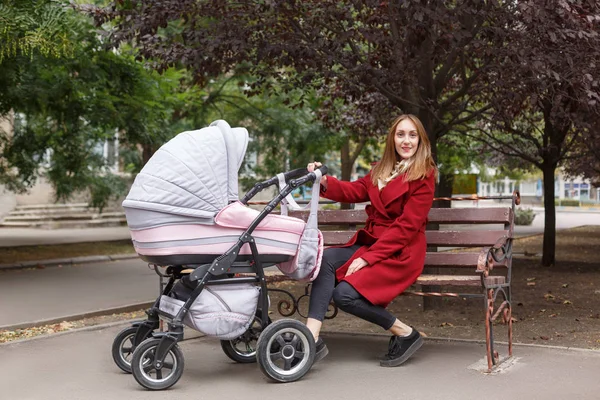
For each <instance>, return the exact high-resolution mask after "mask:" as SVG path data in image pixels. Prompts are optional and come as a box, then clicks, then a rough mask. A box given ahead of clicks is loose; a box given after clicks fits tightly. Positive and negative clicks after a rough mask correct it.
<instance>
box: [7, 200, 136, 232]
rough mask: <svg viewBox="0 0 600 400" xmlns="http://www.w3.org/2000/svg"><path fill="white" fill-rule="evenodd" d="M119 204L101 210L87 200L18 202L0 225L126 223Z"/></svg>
mask: <svg viewBox="0 0 600 400" xmlns="http://www.w3.org/2000/svg"><path fill="white" fill-rule="evenodd" d="M126 224H127V220H126V219H125V212H124V211H123V209H122V208H121V207H107V208H105V209H104V210H102V212H101V213H100V212H99V210H98V209H96V208H90V207H88V205H87V203H67V204H33V205H20V206H17V207H16V208H15V209H14V210H12V211H11V212H10V213H8V214H7V215H6V216H5V217H4V219H3V220H2V221H1V222H0V227H1V228H39V229H58V228H86V227H99V226H121V225H126Z"/></svg>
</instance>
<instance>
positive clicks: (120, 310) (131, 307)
mask: <svg viewBox="0 0 600 400" xmlns="http://www.w3.org/2000/svg"><path fill="white" fill-rule="evenodd" d="M154 303H155V300H153V301H146V302H143V303H135V304H128V305H126V306H120V307H113V308H105V309H103V310H96V311H89V312H85V313H81V314H73V315H67V316H64V317H58V318H51V319H44V320H38V321H32V322H23V323H20V324H14V325H5V326H0V331H14V330H17V329H27V328H36V327H38V326H44V325H53V324H59V323H61V322H71V321H79V320H81V319H84V318H93V317H101V316H104V315H110V314H120V313H126V312H132V311H138V310H142V309H147V308H150V307H152V305H153V304H154Z"/></svg>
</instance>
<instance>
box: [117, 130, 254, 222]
mask: <svg viewBox="0 0 600 400" xmlns="http://www.w3.org/2000/svg"><path fill="white" fill-rule="evenodd" d="M247 145H248V131H247V130H246V129H245V128H231V127H230V126H229V124H228V123H227V122H225V121H223V120H219V121H215V122H213V123H212V124H210V126H209V127H207V128H203V129H200V130H195V131H187V132H182V133H180V134H179V135H177V136H176V137H174V138H173V139H171V140H170V141H169V142H167V143H165V144H164V145H163V146H162V147H161V148H160V149H158V151H157V152H156V153H155V154H154V155H153V156H152V157H151V158H150V160H149V161H148V163H147V164H146V165H145V166H144V168H143V169H142V170H141V172H140V173H139V174H138V175H137V177H136V178H135V181H134V182H133V185H132V187H131V190H130V191H129V194H128V195H127V198H126V199H125V201H124V202H123V207H124V208H125V209H126V210H127V209H137V210H148V211H157V212H159V213H169V214H177V215H181V216H188V217H197V218H202V219H205V218H206V219H210V220H212V218H213V217H214V215H215V214H216V213H217V212H219V211H220V210H221V209H222V208H223V207H225V206H226V205H227V204H228V203H229V202H231V201H235V200H237V199H238V170H239V168H240V166H241V164H242V161H243V160H244V155H245V153H246V148H247ZM130 211H132V210H130ZM150 214H153V213H149V214H148V215H147V216H150ZM148 222H149V221H148ZM165 222H166V221H165Z"/></svg>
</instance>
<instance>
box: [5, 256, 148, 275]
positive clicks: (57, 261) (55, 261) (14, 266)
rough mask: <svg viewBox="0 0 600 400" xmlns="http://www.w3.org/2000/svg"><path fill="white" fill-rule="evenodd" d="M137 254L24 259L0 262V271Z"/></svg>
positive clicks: (80, 262) (122, 258)
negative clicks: (19, 261) (13, 262)
mask: <svg viewBox="0 0 600 400" xmlns="http://www.w3.org/2000/svg"><path fill="white" fill-rule="evenodd" d="M138 257H139V256H138V255H137V254H135V253H133V254H113V255H109V256H84V257H73V258H57V259H53V260H35V261H25V262H22V263H15V264H0V271H2V270H7V271H8V270H18V269H27V268H39V267H59V266H63V265H75V264H89V263H96V262H103V261H118V260H130V259H134V258H138Z"/></svg>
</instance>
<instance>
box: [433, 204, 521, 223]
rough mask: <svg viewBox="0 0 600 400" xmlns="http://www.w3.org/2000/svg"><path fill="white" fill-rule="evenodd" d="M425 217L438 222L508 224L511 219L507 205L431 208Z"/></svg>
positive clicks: (510, 212) (510, 211)
mask: <svg viewBox="0 0 600 400" xmlns="http://www.w3.org/2000/svg"><path fill="white" fill-rule="evenodd" d="M427 218H428V219H429V222H430V223H438V224H508V223H510V222H511V221H512V219H513V217H512V210H511V209H510V208H508V207H489V208H432V209H431V210H430V211H429V215H428V217H427Z"/></svg>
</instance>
